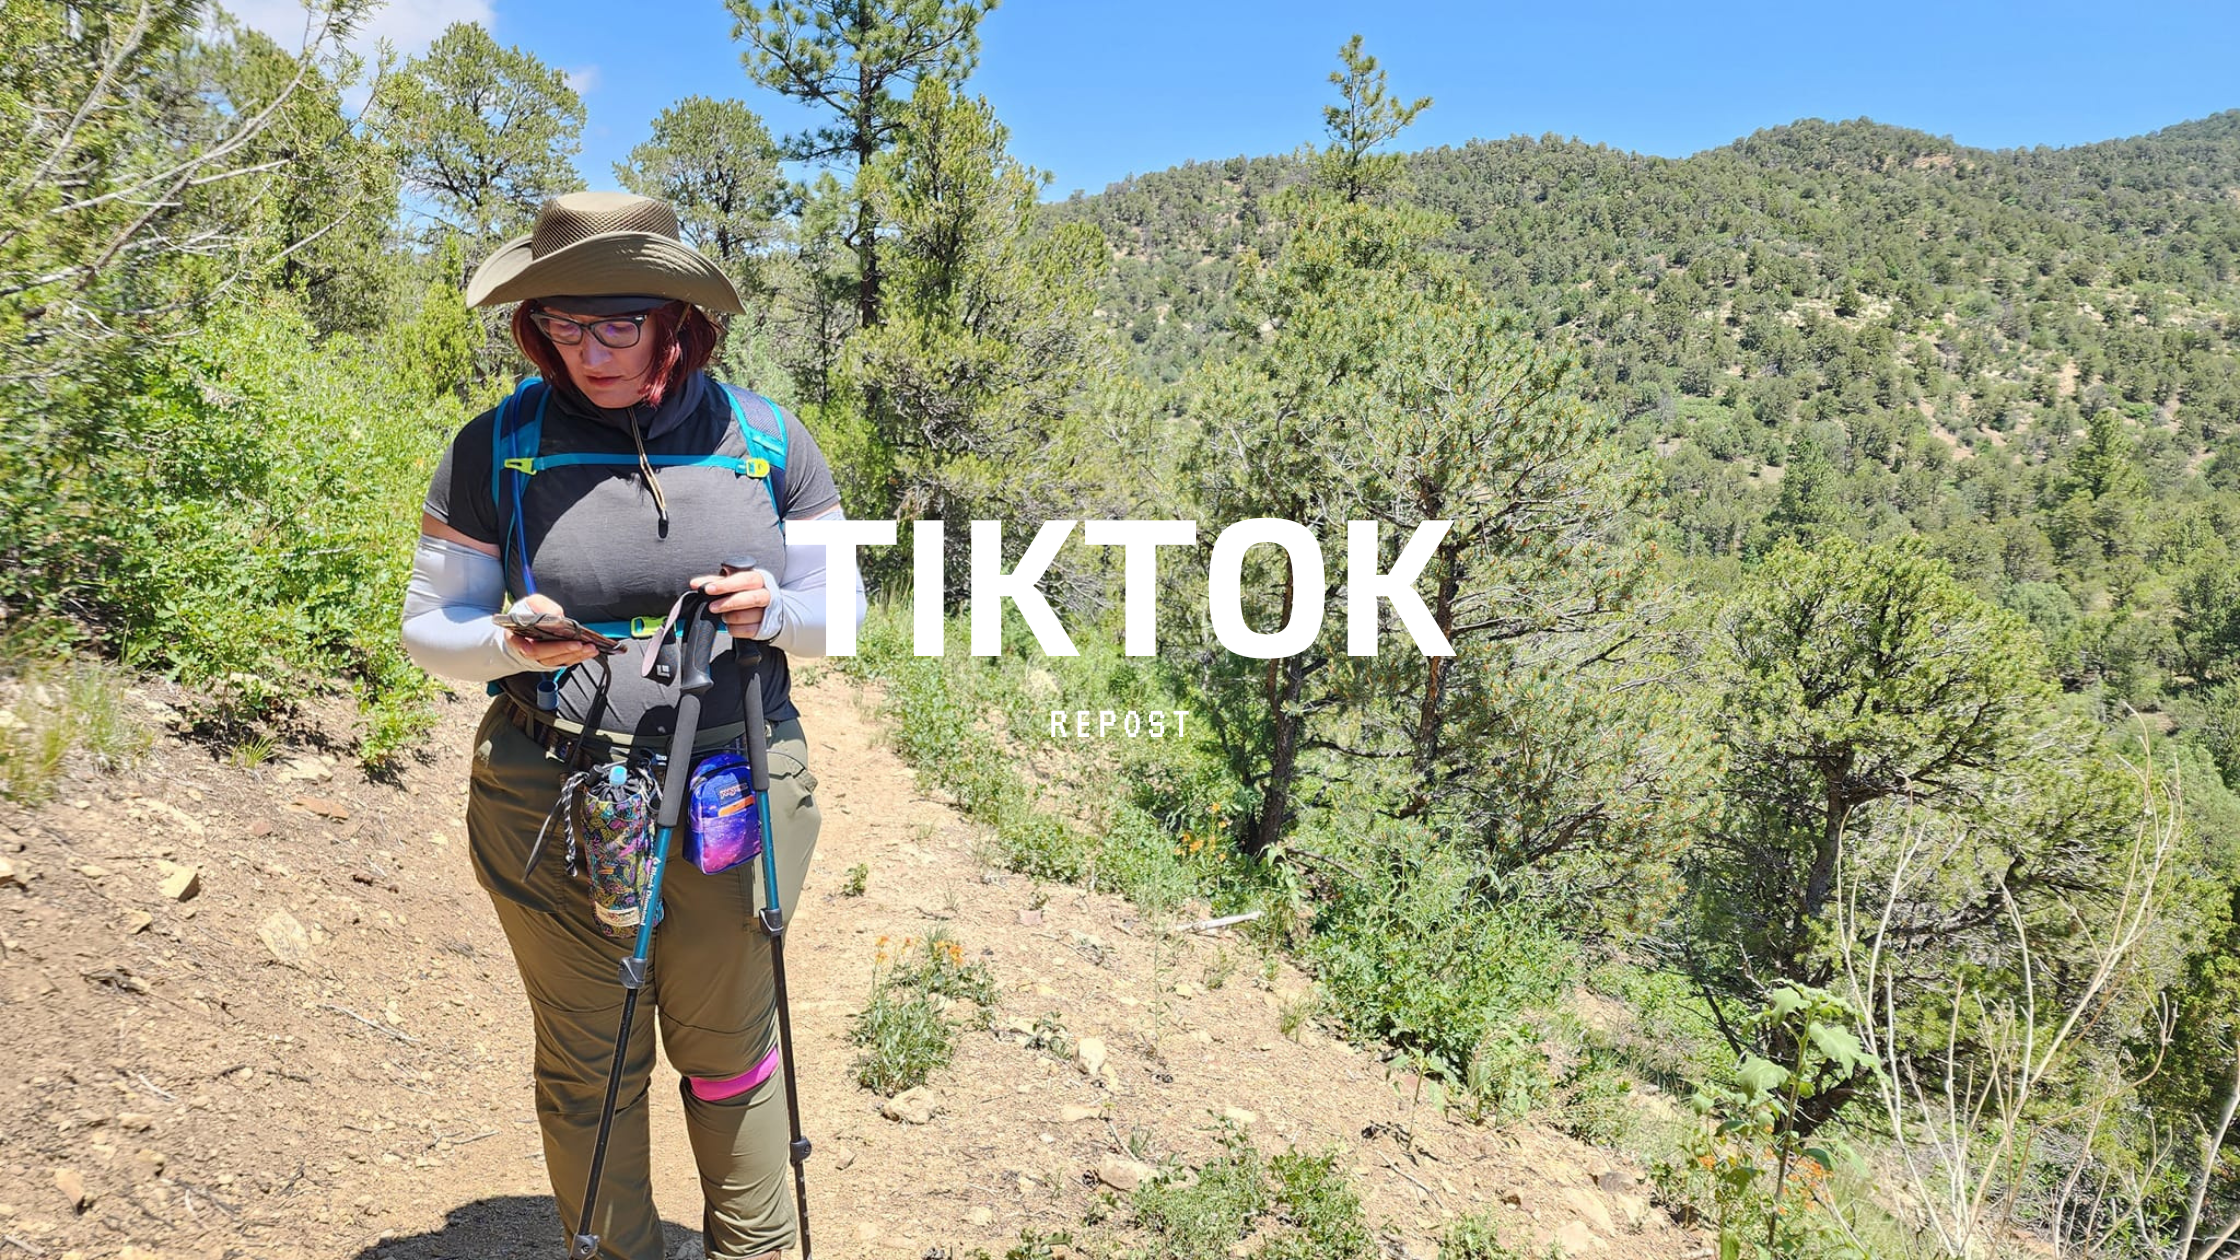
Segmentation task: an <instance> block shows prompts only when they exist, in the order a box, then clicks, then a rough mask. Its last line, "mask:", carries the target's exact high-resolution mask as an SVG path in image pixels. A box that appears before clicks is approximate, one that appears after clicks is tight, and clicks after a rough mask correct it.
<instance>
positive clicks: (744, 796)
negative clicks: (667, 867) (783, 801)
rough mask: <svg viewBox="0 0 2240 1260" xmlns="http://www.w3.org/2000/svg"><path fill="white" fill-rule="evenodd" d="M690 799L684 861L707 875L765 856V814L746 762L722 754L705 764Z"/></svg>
mask: <svg viewBox="0 0 2240 1260" xmlns="http://www.w3.org/2000/svg"><path fill="white" fill-rule="evenodd" d="M687 796H688V799H687V801H686V807H685V815H686V829H685V835H684V855H685V858H686V859H687V860H689V861H690V862H691V863H692V864H693V865H694V866H696V867H698V868H700V870H701V872H702V873H703V874H707V875H713V874H716V873H717V872H718V871H728V870H730V869H731V868H732V867H734V866H737V865H738V864H739V863H741V862H744V861H746V860H748V859H749V858H755V857H760V856H762V810H761V809H760V808H759V807H758V805H757V802H756V801H755V798H754V779H753V776H752V774H751V771H750V770H749V767H748V765H747V759H746V758H745V757H742V756H740V755H739V754H737V753H734V752H720V753H715V754H713V755H712V756H710V757H708V758H707V759H706V760H704V761H702V762H701V763H700V764H699V766H697V767H696V768H694V770H693V772H692V787H691V790H690V791H689V792H688V793H687Z"/></svg>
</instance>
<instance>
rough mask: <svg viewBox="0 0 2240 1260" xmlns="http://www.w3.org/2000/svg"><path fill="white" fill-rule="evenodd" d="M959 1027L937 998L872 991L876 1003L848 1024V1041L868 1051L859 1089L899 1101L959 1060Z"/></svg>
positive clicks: (859, 1060) (859, 1065) (881, 988)
mask: <svg viewBox="0 0 2240 1260" xmlns="http://www.w3.org/2000/svg"><path fill="white" fill-rule="evenodd" d="M956 1036H957V1026H956V1025H955V1024H954V1023H952V1022H951V1021H950V1020H949V1019H947V1018H946V1017H944V1016H943V1015H942V1013H941V1005H940V1003H939V1001H938V1000H937V999H936V998H935V997H933V995H931V994H927V993H913V992H909V991H907V990H897V989H895V988H893V987H891V986H889V985H887V984H885V983H883V982H882V983H877V984H874V985H873V986H872V990H871V1004H870V1005H869V1006H867V1007H865V1008H864V1009H863V1012H862V1013H861V1014H859V1015H857V1016H856V1017H855V1019H854V1021H853V1022H851V1023H850V1024H849V1025H848V1040H849V1042H850V1043H852V1044H854V1045H857V1046H860V1047H862V1048H863V1053H862V1054H861V1055H858V1056H857V1057H856V1084H858V1085H861V1086H863V1087H864V1088H865V1089H868V1090H870V1091H871V1092H872V1093H875V1094H883V1095H885V1096H887V1097H890V1098H891V1097H893V1096H894V1095H896V1094H899V1093H901V1092H902V1091H904V1090H906V1089H915V1088H916V1087H918V1086H920V1085H923V1084H925V1083H926V1078H927V1077H929V1076H931V1075H932V1074H933V1073H934V1072H936V1071H938V1070H940V1069H941V1068H945V1067H947V1066H949V1060H950V1059H951V1058H953V1057H955V1055H956Z"/></svg>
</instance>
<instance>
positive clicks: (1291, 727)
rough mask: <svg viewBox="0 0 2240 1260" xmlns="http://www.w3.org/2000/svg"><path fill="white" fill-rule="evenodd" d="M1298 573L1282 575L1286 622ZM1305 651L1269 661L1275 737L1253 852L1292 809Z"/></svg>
mask: <svg viewBox="0 0 2240 1260" xmlns="http://www.w3.org/2000/svg"><path fill="white" fill-rule="evenodd" d="M1297 576H1298V575H1297V574H1295V573H1289V572H1287V573H1286V574H1285V575H1284V579H1283V622H1284V624H1285V625H1289V624H1290V623H1291V606H1292V603H1293V601H1294V600H1295V599H1296V598H1297V595H1296V592H1297V586H1296V580H1297ZM1306 680H1307V658H1306V657H1305V655H1304V654H1299V655H1292V656H1286V657H1284V658H1283V659H1281V660H1274V661H1269V662H1268V671H1267V674H1266V679H1265V681H1264V682H1263V683H1262V684H1261V691H1262V694H1263V695H1264V696H1265V697H1266V699H1267V703H1268V721H1269V723H1270V724H1271V726H1272V727H1273V728H1274V738H1273V740H1272V741H1271V745H1270V748H1269V750H1268V781H1267V782H1266V783H1265V784H1263V785H1261V788H1260V826H1259V831H1258V834H1257V835H1255V836H1254V837H1253V852H1255V853H1266V852H1268V851H1269V850H1270V849H1271V848H1272V847H1274V845H1275V843H1276V841H1278V840H1281V839H1282V838H1283V824H1284V820H1285V816H1286V815H1288V814H1289V813H1290V812H1291V781H1292V780H1293V779H1294V778H1296V777H1297V776H1298V773H1299V726H1300V716H1299V711H1298V706H1299V693H1300V691H1302V690H1303V689H1304V688H1305V686H1306Z"/></svg>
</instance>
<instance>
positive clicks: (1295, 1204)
mask: <svg viewBox="0 0 2240 1260" xmlns="http://www.w3.org/2000/svg"><path fill="white" fill-rule="evenodd" d="M1271 1164H1272V1167H1273V1171H1274V1173H1275V1181H1276V1187H1275V1195H1276V1200H1277V1201H1278V1202H1279V1203H1280V1204H1282V1207H1283V1217H1284V1219H1285V1220H1286V1221H1287V1222H1288V1223H1289V1225H1290V1228H1289V1229H1287V1230H1286V1231H1284V1232H1283V1233H1280V1234H1277V1235H1276V1236H1275V1237H1273V1238H1271V1239H1269V1240H1268V1242H1267V1244H1266V1245H1265V1246H1263V1247H1262V1248H1261V1249H1260V1251H1259V1255H1260V1256H1262V1257H1265V1258H1266V1260H1350V1258H1353V1257H1365V1256H1369V1255H1371V1254H1373V1253H1374V1248H1373V1247H1372V1245H1371V1242H1370V1238H1369V1222H1368V1220H1367V1218H1366V1217H1364V1216H1363V1215H1362V1211H1361V1196H1360V1195H1358V1194H1356V1193H1354V1191H1353V1187H1352V1186H1351V1185H1349V1184H1348V1183H1347V1181H1346V1177H1345V1174H1344V1173H1342V1172H1340V1171H1338V1152H1337V1151H1334V1150H1332V1151H1325V1152H1323V1153H1322V1154H1320V1155H1306V1154H1302V1153H1300V1152H1298V1151H1285V1152H1284V1153H1283V1154H1281V1155H1278V1156H1276V1157H1275V1159H1274V1160H1273V1161H1271Z"/></svg>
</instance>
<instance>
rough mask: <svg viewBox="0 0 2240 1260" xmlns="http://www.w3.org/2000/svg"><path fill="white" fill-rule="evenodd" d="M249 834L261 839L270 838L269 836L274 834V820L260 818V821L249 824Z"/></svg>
mask: <svg viewBox="0 0 2240 1260" xmlns="http://www.w3.org/2000/svg"><path fill="white" fill-rule="evenodd" d="M249 834H250V835H252V836H257V837H260V838H261V837H264V836H269V835H271V834H272V820H271V819H269V818H259V819H258V820H256V821H255V822H253V823H250V824H249Z"/></svg>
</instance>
